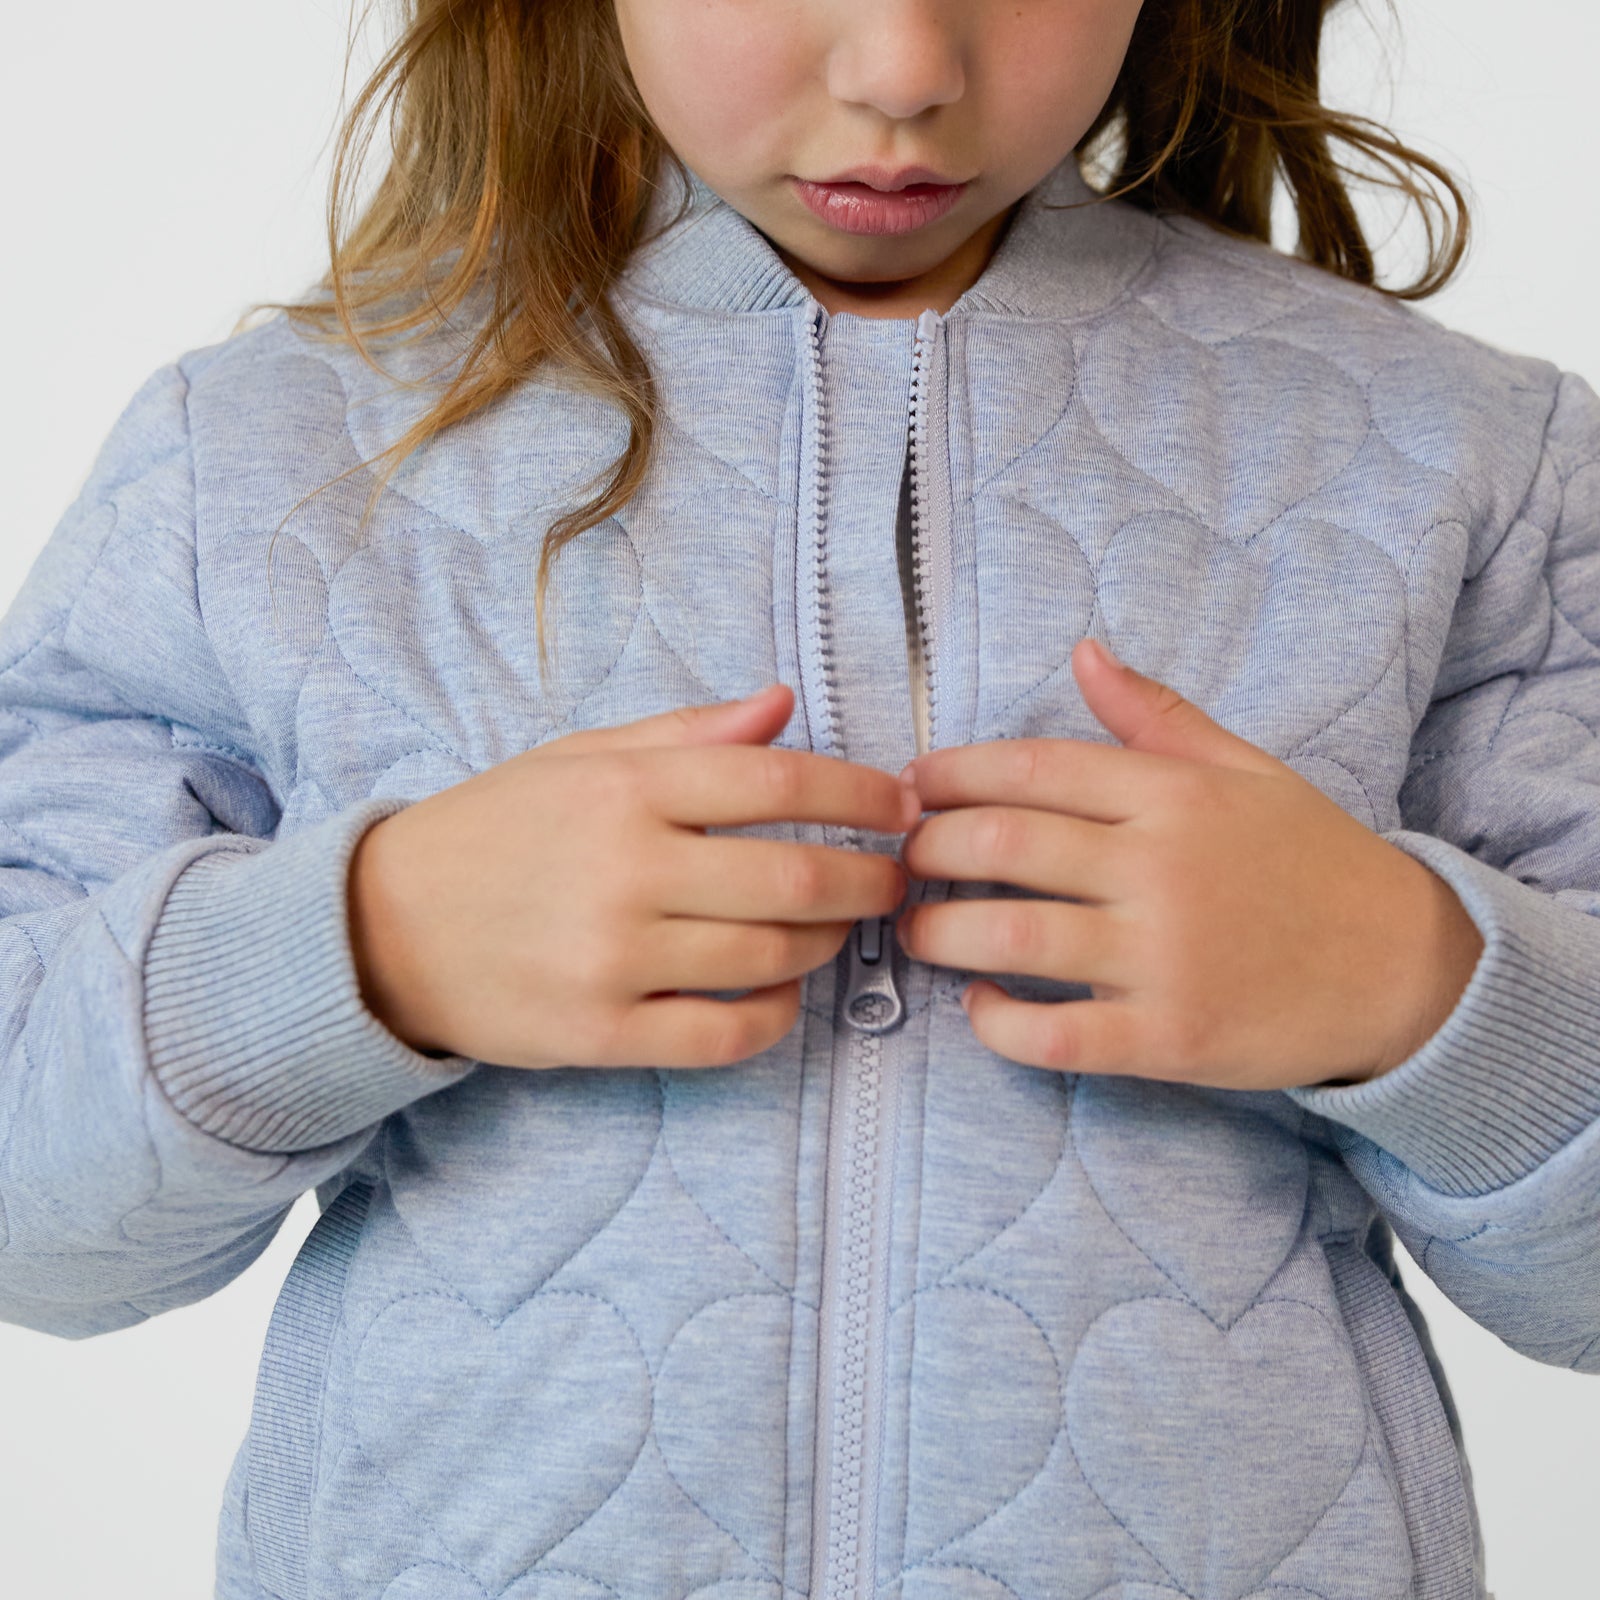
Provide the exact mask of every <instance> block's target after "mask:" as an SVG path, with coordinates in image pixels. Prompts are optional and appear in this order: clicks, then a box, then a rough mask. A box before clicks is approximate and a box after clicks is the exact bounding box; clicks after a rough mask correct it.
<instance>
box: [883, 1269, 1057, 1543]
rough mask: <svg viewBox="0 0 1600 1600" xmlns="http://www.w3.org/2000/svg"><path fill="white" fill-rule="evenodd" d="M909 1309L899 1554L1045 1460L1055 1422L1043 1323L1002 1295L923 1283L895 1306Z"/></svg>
mask: <svg viewBox="0 0 1600 1600" xmlns="http://www.w3.org/2000/svg"><path fill="white" fill-rule="evenodd" d="M913 1314H914V1315H915V1319H916V1321H915V1332H916V1338H915V1343H914V1344H913V1346H912V1354H911V1392H912V1404H911V1439H910V1459H909V1464H908V1465H909V1484H908V1491H907V1513H906V1559H907V1560H908V1561H920V1560H925V1559H926V1558H927V1557H928V1556H929V1555H930V1554H931V1553H932V1552H933V1551H935V1550H938V1549H940V1548H942V1547H943V1546H945V1545H947V1544H950V1543H951V1542H952V1541H954V1540H955V1539H958V1538H959V1537H960V1536H961V1535H962V1534H963V1533H965V1532H967V1530H968V1529H970V1528H972V1527H974V1526H976V1525H977V1524H978V1523H979V1522H981V1521H982V1520H983V1519H984V1518H985V1517H987V1516H989V1515H990V1513H991V1512H992V1511H993V1510H994V1509H995V1507H996V1506H998V1505H1002V1504H1004V1503H1005V1502H1006V1501H1008V1500H1011V1499H1013V1498H1014V1497H1015V1496H1016V1495H1017V1494H1019V1493H1020V1492H1021V1491H1022V1489H1023V1488H1024V1487H1025V1486H1026V1485H1027V1484H1028V1482H1029V1480H1030V1479H1032V1478H1033V1477H1034V1476H1036V1475H1037V1473H1038V1472H1039V1470H1040V1469H1041V1468H1042V1467H1043V1466H1044V1463H1045V1460H1046V1458H1047V1457H1048V1456H1049V1454H1050V1445H1051V1441H1052V1440H1053V1439H1054V1438H1055V1437H1056V1435H1057V1434H1058V1433H1059V1432H1060V1431H1061V1414H1060V1409H1059V1399H1060V1393H1061V1376H1060V1371H1059V1369H1058V1367H1057V1365H1056V1358H1055V1354H1054V1352H1053V1351H1052V1350H1051V1348H1050V1344H1049V1341H1048V1340H1047V1339H1046V1338H1045V1336H1044V1332H1043V1330H1042V1329H1041V1328H1040V1327H1039V1325H1038V1324H1037V1323H1036V1322H1035V1321H1034V1320H1033V1319H1032V1318H1031V1317H1029V1315H1028V1314H1027V1312H1026V1311H1024V1310H1023V1309H1022V1308H1021V1307H1020V1306H1017V1305H1015V1304H1013V1303H1012V1302H1011V1301H1010V1300H1009V1299H1007V1298H1006V1297H1005V1296H1003V1295H1000V1294H996V1293H994V1292H992V1291H990V1290H987V1289H984V1288H982V1287H980V1286H978V1285H976V1284H972V1285H963V1284H953V1285H951V1286H949V1287H945V1288H938V1289H929V1290H925V1291H923V1292H922V1293H921V1294H918V1295H917V1296H916V1298H915V1299H914V1300H913V1301H910V1302H908V1304H907V1305H905V1306H903V1307H902V1308H901V1309H900V1311H898V1312H897V1313H896V1316H897V1317H904V1316H909V1315H913ZM1052 1400H1053V1401H1055V1402H1056V1404H1050V1403H1049V1402H1050V1401H1052ZM1041 1401H1043V1402H1045V1403H1044V1404H1041V1403H1040V1402H1041Z"/></svg>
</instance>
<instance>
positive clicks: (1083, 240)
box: [621, 155, 1158, 317]
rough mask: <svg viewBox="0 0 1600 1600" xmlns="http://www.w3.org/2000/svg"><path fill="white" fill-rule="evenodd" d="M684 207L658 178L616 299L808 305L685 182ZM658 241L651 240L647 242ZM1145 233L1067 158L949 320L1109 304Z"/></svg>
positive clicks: (710, 305) (1079, 310) (758, 246)
mask: <svg viewBox="0 0 1600 1600" xmlns="http://www.w3.org/2000/svg"><path fill="white" fill-rule="evenodd" d="M689 179H690V182H689V196H688V199H689V206H688V210H687V212H686V214H685V215H684V216H683V218H682V219H681V220H679V221H677V222H676V223H673V222H672V218H673V215H674V213H675V212H676V211H677V209H678V207H679V206H680V204H682V201H683V198H684V190H683V186H682V184H681V183H680V182H679V181H678V179H677V177H676V174H675V173H673V172H671V171H670V169H669V172H668V176H667V179H666V181H665V182H664V183H663V184H662V186H661V187H660V188H659V189H658V190H657V192H656V195H655V197H654V199H653V201H652V204H651V210H650V213H649V217H648V219H647V224H646V232H645V238H646V242H645V243H644V244H643V245H641V246H640V248H639V249H638V250H637V251H636V252H635V253H634V256H633V258H632V260H631V261H630V262H629V263H628V266H627V269H626V271H625V272H624V273H623V275H622V281H621V286H622V287H623V288H624V289H625V291H627V292H631V293H636V294H639V295H642V296H645V297H647V298H649V299H653V300H660V301H665V302H667V303H669V304H674V305H681V306H692V307H695V308H698V309H702V310H708V311H724V312H740V311H770V310H773V309H776V308H778V307H782V306H799V305H806V304H808V303H810V302H811V293H810V291H809V290H808V289H807V288H806V286H805V285H804V284H803V283H802V282H801V281H800V280H799V278H797V277H796V276H795V275H794V273H793V272H791V271H790V270H789V268H788V267H787V266H786V265H785V264H784V262H783V260H782V258H781V257H780V256H779V255H778V253H777V251H775V250H774V249H773V247H772V244H771V242H770V241H769V240H768V239H767V237H766V235H765V234H763V233H762V232H761V231H760V229H758V228H757V227H756V226H755V225H754V224H753V223H751V222H750V221H749V220H748V219H747V218H746V217H744V216H743V215H742V214H741V213H740V212H738V211H736V210H735V209H734V208H733V207H732V206H730V205H729V204H728V203H727V201H725V200H724V199H722V197H721V196H720V195H718V194H716V193H715V191H713V190H712V189H710V188H709V187H707V185H706V184H705V182H704V181H703V180H702V179H701V178H700V177H699V176H698V174H696V173H693V172H691V173H690V174H689ZM658 230H661V231H659V232H658ZM1157 231H1158V228H1157V224H1156V223H1155V221H1154V219H1153V218H1151V217H1150V216H1148V215H1147V214H1146V213H1144V212H1141V211H1139V210H1137V209H1135V208H1134V207H1131V206H1128V205H1126V204H1124V203H1122V202H1120V201H1104V200H1101V199H1100V198H1099V196H1098V195H1097V194H1096V193H1095V192H1094V190H1092V189H1091V188H1090V187H1089V185H1088V184H1087V183H1086V182H1085V181H1084V179H1083V177H1082V175H1081V174H1080V173H1079V170H1078V164H1077V159H1076V157H1075V156H1072V155H1068V156H1067V157H1066V159H1065V160H1064V161H1062V162H1061V164H1060V165H1059V166H1057V167H1056V168H1055V169H1054V170H1053V171H1052V172H1050V173H1049V174H1047V175H1046V176H1045V178H1043V179H1042V180H1041V181H1040V182H1039V183H1038V184H1037V185H1036V186H1035V187H1034V188H1033V189H1031V190H1030V191H1029V192H1028V193H1027V194H1026V195H1024V196H1023V198H1022V200H1021V202H1020V204H1019V205H1018V208H1017V211H1016V214H1015V216H1014V217H1013V218H1012V221H1011V225H1010V227H1009V228H1007V230H1006V231H1005V233H1004V235H1003V236H1002V237H1001V240H1000V244H999V247H998V248H997V249H996V250H995V252H994V255H993V256H992V257H991V259H990V261H989V264H988V266H987V267H986V268H985V269H984V271H983V273H982V275H981V276H980V277H979V279H978V281H977V282H976V283H974V284H973V285H972V287H971V288H969V289H968V290H967V291H966V293H965V294H963V295H962V296H961V297H960V299H958V300H957V301H956V302H955V304H954V306H952V308H951V311H950V315H952V316H954V315H957V314H959V313H962V312H966V311H986V312H996V313H999V314H1001V315H1010V316H1017V317H1075V316H1083V315H1086V314H1088V313H1090V312H1093V311H1098V310H1100V309H1102V308H1103V307H1104V306H1106V305H1108V304H1110V303H1111V302H1112V301H1113V300H1115V299H1116V298H1117V297H1118V296H1119V295H1120V294H1121V293H1122V292H1123V290H1124V289H1125V288H1126V287H1127V286H1128V284H1129V283H1131V282H1132V280H1133V278H1134V277H1135V276H1136V275H1137V274H1138V272H1139V271H1140V269H1141V268H1142V267H1143V266H1144V265H1145V264H1146V262H1148V261H1149V259H1150V257H1151V256H1152V255H1153V254H1154V251H1155V241H1156V237H1157Z"/></svg>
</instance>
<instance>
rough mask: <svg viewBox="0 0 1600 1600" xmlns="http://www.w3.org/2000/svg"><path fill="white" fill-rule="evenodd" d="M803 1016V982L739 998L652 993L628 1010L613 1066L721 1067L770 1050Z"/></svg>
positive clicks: (791, 981) (794, 981)
mask: <svg viewBox="0 0 1600 1600" xmlns="http://www.w3.org/2000/svg"><path fill="white" fill-rule="evenodd" d="M799 1015H800V980H799V979H798V978H791V979H789V980H788V981H787V982H785V983H779V984H774V985H772V986H771V987H770V988H763V989H755V990H752V991H751V992H750V993H749V994H747V995H742V996H741V997H740V998H739V999H737V1000H716V999H713V998H711V997H710V996H709V995H698V994H681V995H652V996H650V997H649V998H647V999H644V1000H641V1001H640V1002H639V1003H638V1004H637V1005H634V1006H630V1007H629V1008H628V1013H627V1017H626V1018H625V1020H624V1021H623V1023H622V1026H621V1027H620V1029H619V1030H618V1031H617V1033H616V1035H615V1039H614V1042H613V1047H612V1050H611V1055H612V1060H611V1061H609V1062H608V1063H606V1064H607V1065H611V1066H623V1065H629V1066H632V1065H638V1066H651V1067H719V1066H728V1065H730V1064H732V1063H733V1062H735V1061H743V1060H744V1059H745V1058H746V1057H748V1056H753V1055H756V1054H758V1053H759V1052H760V1051H762V1050H770V1049H771V1048H772V1046H773V1045H775V1044H776V1043H777V1042H778V1041H779V1040H780V1039H782V1038H783V1037H784V1035H785V1034H787V1033H788V1032H789V1030H790V1029H791V1028H792V1027H793V1026H794V1024H795V1021H796V1019H797V1018H798V1017H799Z"/></svg>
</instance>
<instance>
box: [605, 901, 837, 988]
mask: <svg viewBox="0 0 1600 1600" xmlns="http://www.w3.org/2000/svg"><path fill="white" fill-rule="evenodd" d="M854 920H855V919H854V918H850V919H849V920H845V921H836V922H808V923H804V924H801V925H799V926H794V925H791V924H788V923H782V922H717V921H708V920H704V919H702V918H699V917H662V918H660V919H659V920H658V921H657V922H655V923H654V924H653V925H652V926H651V927H650V929H649V930H648V931H647V933H646V935H645V940H644V947H643V949H642V951H641V953H640V956H639V961H638V965H637V969H636V970H637V972H638V974H639V977H638V988H639V990H640V991H641V992H648V991H653V990H660V989H757V988H766V987H767V986H769V985H771V984H775V983H783V982H786V981H787V980H788V979H790V978H797V977H800V976H801V975H802V974H804V973H807V972H810V971H812V970H813V969H814V968H816V967H820V966H822V965H823V964H824V963H826V962H829V961H831V960H832V959H833V958H834V957H835V956H836V955H838V953H839V951H840V950H841V949H842V948H843V947H844V941H845V937H846V935H848V933H849V932H850V929H851V927H852V926H853V924H854Z"/></svg>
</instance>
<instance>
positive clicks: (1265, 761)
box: [1071, 639, 1283, 772]
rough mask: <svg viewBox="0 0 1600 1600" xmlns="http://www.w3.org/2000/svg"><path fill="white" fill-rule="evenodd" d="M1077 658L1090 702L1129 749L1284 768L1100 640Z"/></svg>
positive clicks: (1081, 648)
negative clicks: (1120, 659) (1138, 668)
mask: <svg viewBox="0 0 1600 1600" xmlns="http://www.w3.org/2000/svg"><path fill="white" fill-rule="evenodd" d="M1071 659H1072V668H1073V672H1074V673H1075V674H1076V676H1077V679H1078V688H1079V689H1080V691H1081V692H1082V694H1083V698H1084V703H1085V704H1086V705H1087V706H1088V708H1089V710H1090V711H1091V712H1093V713H1094V715H1095V717H1096V718H1097V719H1098V720H1099V721H1100V722H1101V723H1102V724H1103V725H1104V726H1105V727H1107V728H1109V729H1110V730H1111V732H1112V733H1114V734H1115V735H1116V736H1117V738H1118V739H1119V740H1120V741H1121V742H1122V744H1123V745H1124V746H1125V747H1126V748H1128V749H1129V750H1142V751H1144V752H1145V753H1146V754H1148V755H1157V756H1178V757H1181V758H1183V759H1185V760H1189V761H1203V762H1206V763H1208V764H1209V765H1211V766H1216V767H1238V768H1241V769H1243V770H1245V771H1249V772H1265V771H1269V770H1270V771H1274V772H1276V771H1281V770H1282V767H1283V763H1282V762H1280V761H1279V760H1278V759H1277V758H1276V757H1275V756H1273V755H1271V754H1269V753H1268V752H1267V751H1265V750H1263V749H1261V747H1260V746H1259V745H1254V744H1251V743H1250V741H1249V740H1248V739H1241V738H1240V737H1239V736H1238V734H1236V733H1230V732H1229V731H1228V729H1226V728H1224V727H1223V726H1222V724H1221V723H1220V722H1217V721H1215V720H1214V719H1213V718H1211V717H1209V716H1207V715H1206V713H1205V712H1204V711H1202V710H1201V709H1200V707H1199V706H1197V705H1196V704H1195V703H1194V702H1193V701H1192V700H1186V699H1185V698H1184V697H1183V696H1182V695H1181V694H1179V693H1178V691H1177V690H1176V689H1174V688H1173V687H1172V686H1171V685H1170V684H1166V683H1162V682H1161V681H1160V679H1158V678H1147V677H1146V676H1145V675H1144V674H1143V673H1142V672H1135V671H1134V669H1133V668H1132V667H1130V666H1128V665H1127V664H1126V663H1124V662H1122V661H1119V660H1118V659H1117V658H1116V657H1115V656H1114V655H1112V654H1111V652H1110V651H1109V650H1108V649H1106V647H1105V646H1104V645H1102V644H1101V643H1100V642H1099V641H1098V640H1091V639H1085V640H1083V641H1081V642H1080V643H1079V644H1078V645H1077V646H1075V647H1074V649H1073V652H1072V658H1071Z"/></svg>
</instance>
